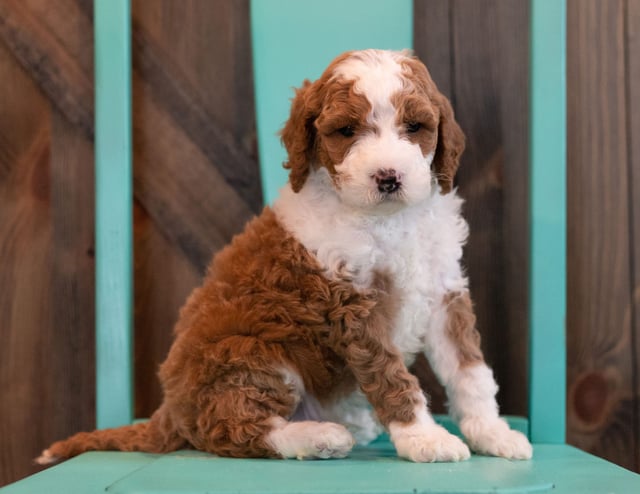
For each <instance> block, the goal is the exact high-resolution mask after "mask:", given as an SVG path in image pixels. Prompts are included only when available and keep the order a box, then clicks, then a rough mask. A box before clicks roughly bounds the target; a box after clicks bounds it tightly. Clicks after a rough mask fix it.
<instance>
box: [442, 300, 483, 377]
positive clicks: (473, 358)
mask: <svg viewBox="0 0 640 494" xmlns="http://www.w3.org/2000/svg"><path fill="white" fill-rule="evenodd" d="M443 303H444V305H445V307H446V308H447V315H448V317H447V335H448V336H449V338H451V340H452V341H453V343H454V345H455V346H456V347H457V349H458V358H459V363H460V366H461V367H466V366H470V365H475V364H478V363H480V362H483V361H484V357H483V355H482V350H481V349H480V333H479V332H478V330H477V329H476V316H475V314H474V312H473V305H472V303H471V297H469V293H468V292H462V293H450V294H448V295H447V296H446V297H445V299H444V301H443Z"/></svg>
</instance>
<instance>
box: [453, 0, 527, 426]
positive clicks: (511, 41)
mask: <svg viewBox="0 0 640 494" xmlns="http://www.w3.org/2000/svg"><path fill="white" fill-rule="evenodd" d="M527 25H528V12H527V9H526V2H524V1H517V2H510V3H506V2H499V1H495V0H494V1H486V2H481V3H479V2H474V1H472V0H458V1H456V2H455V3H454V5H453V13H452V30H453V50H454V52H453V73H454V79H453V84H454V87H453V92H452V94H453V97H454V100H455V103H456V112H457V117H458V121H459V122H460V124H461V126H462V128H463V129H464V130H465V132H466V133H467V149H466V151H465V154H464V155H463V159H462V163H461V167H460V171H459V174H458V181H459V182H458V183H459V187H460V193H461V195H462V196H463V197H464V198H465V200H466V201H467V202H466V206H465V209H464V212H465V216H466V218H467V220H468V221H469V225H470V228H471V235H470V238H469V243H468V246H467V248H466V249H465V262H466V264H467V266H468V273H469V277H470V284H471V291H472V292H471V293H472V296H473V299H474V300H475V303H476V311H477V316H478V327H479V330H480V332H481V333H482V334H483V338H484V350H485V353H486V357H487V360H488V361H489V362H490V363H491V365H492V367H493V369H494V371H495V374H496V376H497V380H498V382H499V384H500V388H501V391H500V395H499V397H498V399H499V402H500V403H501V405H502V411H503V412H505V413H517V414H524V413H526V409H527V407H526V403H527V402H526V384H527V381H526V375H527V374H526V361H527V359H526V355H527V321H526V317H524V315H525V314H526V310H527V290H526V286H527V281H526V273H527V267H526V266H527V264H526V259H527V257H528V254H527V248H528V245H527V241H526V239H527V238H528V237H527V215H526V212H527V208H526V206H525V205H526V197H527V195H526V193H524V192H523V191H526V188H527V182H526V177H527V148H526V145H524V144H526V142H527V137H526V136H527V117H526V115H527V113H526V98H525V97H523V95H526V94H527V92H526V91H527V84H526V79H527V69H526V67H525V66H523V65H522V64H524V63H527V62H526V61H527V60H528V57H527V56H523V53H525V54H526V53H527V47H528V29H527V28H526V26H527ZM514 63H515V64H516V65H515V67H514V66H512V67H508V65H509V64H514ZM518 98H519V99H520V102H518ZM522 100H524V102H522ZM516 102H517V103H516ZM514 103H515V107H514V108H512V107H511V106H510V105H512V104H514ZM518 109H519V110H520V111H518ZM511 210H513V211H511ZM519 263H522V264H521V265H518V264H519Z"/></svg>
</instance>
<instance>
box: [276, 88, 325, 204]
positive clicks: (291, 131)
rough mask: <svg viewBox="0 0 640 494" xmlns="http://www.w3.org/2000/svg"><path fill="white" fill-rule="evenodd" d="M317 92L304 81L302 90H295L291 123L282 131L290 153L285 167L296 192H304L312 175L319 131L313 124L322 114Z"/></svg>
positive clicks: (281, 134)
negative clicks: (312, 163) (316, 136)
mask: <svg viewBox="0 0 640 494" xmlns="http://www.w3.org/2000/svg"><path fill="white" fill-rule="evenodd" d="M315 93H316V91H315V89H314V85H313V84H312V83H311V82H309V81H308V80H305V81H304V82H303V83H302V87H301V88H300V89H297V90H296V95H295V97H294V98H293V102H292V103H291V114H290V115H289V120H287V123H285V125H284V128H283V129H282V131H281V132H280V136H281V137H282V143H283V144H284V147H285V148H286V150H287V154H288V158H287V161H286V162H285V163H284V164H283V166H284V167H285V168H286V169H287V170H290V172H289V182H290V183H291V188H292V189H293V191H294V192H299V191H300V189H302V186H303V185H304V183H305V181H306V180H307V177H308V176H309V171H310V166H311V160H312V158H313V148H314V142H315V132H316V129H315V127H314V126H313V121H314V119H315V118H316V117H317V116H318V113H319V108H318V106H319V102H318V101H317V97H315V96H316V94H315Z"/></svg>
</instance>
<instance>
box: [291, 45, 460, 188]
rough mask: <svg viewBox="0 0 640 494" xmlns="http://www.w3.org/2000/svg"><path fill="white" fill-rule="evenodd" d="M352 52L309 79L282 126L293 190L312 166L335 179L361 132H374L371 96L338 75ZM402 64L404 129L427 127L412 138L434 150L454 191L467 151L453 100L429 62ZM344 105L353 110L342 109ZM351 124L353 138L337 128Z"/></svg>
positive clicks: (439, 173) (442, 177) (396, 98)
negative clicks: (434, 77) (416, 125)
mask: <svg viewBox="0 0 640 494" xmlns="http://www.w3.org/2000/svg"><path fill="white" fill-rule="evenodd" d="M349 56H351V53H350V52H348V53H345V54H343V55H341V56H340V57H338V58H337V59H336V60H334V61H333V62H332V63H331V65H329V67H328V68H327V69H326V70H325V71H324V73H323V74H322V76H321V77H320V78H319V79H318V80H317V81H315V82H313V83H311V82H309V81H305V82H304V83H303V86H302V87H301V88H300V89H298V90H297V91H296V95H295V97H294V99H293V103H292V105H291V114H290V117H289V120H288V121H287V123H286V124H285V127H284V129H283V130H282V142H283V143H284V145H285V147H286V149H287V153H288V156H289V159H288V161H287V162H286V163H285V164H284V167H285V168H287V169H289V170H290V173H289V181H290V182H291V187H292V189H293V190H294V192H298V191H299V190H300V189H301V188H302V186H303V185H304V182H305V181H306V179H307V176H308V175H309V171H310V169H309V167H310V166H311V164H320V165H322V166H325V167H326V168H327V169H328V170H329V172H330V174H331V175H332V176H333V177H334V179H335V175H336V174H335V164H337V163H340V162H341V161H342V160H343V158H344V156H345V155H346V153H347V152H348V150H349V147H350V146H351V144H353V142H354V141H355V140H356V139H357V137H358V134H359V133H361V132H365V131H367V130H369V129H368V127H367V124H366V115H367V113H368V112H369V110H370V108H371V107H370V104H369V102H368V101H367V99H366V97H365V96H364V95H360V94H357V93H355V92H354V91H353V81H344V80H339V79H336V78H334V71H335V69H336V67H337V66H338V65H339V64H340V63H341V62H342V61H344V60H345V59H347V58H348V57H349ZM402 65H403V76H404V77H405V78H406V79H407V80H408V81H409V82H410V84H409V88H408V90H406V91H401V92H400V93H398V94H396V95H393V96H392V98H393V103H394V106H396V107H397V108H398V117H397V122H398V125H399V126H401V127H402V126H404V125H406V124H407V123H409V122H416V123H421V124H422V125H423V128H422V129H421V130H420V131H419V132H417V133H415V134H407V137H408V138H409V139H410V140H411V141H412V142H417V143H418V144H419V145H420V147H421V149H422V152H423V154H425V155H427V154H428V153H430V152H432V151H433V150H434V148H435V156H434V159H433V164H432V167H433V170H434V173H435V175H436V178H437V180H438V183H439V184H440V187H441V189H442V192H443V193H447V192H450V191H451V189H452V188H453V179H454V176H455V173H456V171H457V169H458V164H459V161H460V156H461V155H462V152H463V151H464V146H465V144H464V143H465V138H464V134H463V132H462V130H461V129H460V126H459V125H458V124H457V122H456V120H455V118H454V115H453V109H452V108H451V104H450V103H449V100H447V98H446V97H445V96H444V95H443V94H442V93H440V92H439V91H438V88H437V87H436V85H435V83H434V82H433V80H432V79H431V76H430V75H429V72H428V71H427V68H426V67H425V66H424V64H422V62H420V61H419V60H418V59H417V58H411V57H407V58H406V59H405V60H404V61H403V62H402ZM336 103H344V104H336ZM338 108H339V110H337V109H338ZM345 108H348V109H349V114H346V115H345V114H344V113H343V112H344V109H345ZM352 124H355V125H354V126H355V127H356V128H357V129H358V132H357V133H356V135H354V136H353V137H351V138H345V137H343V136H341V135H340V134H339V133H336V132H335V131H336V130H337V129H339V128H341V127H344V126H347V125H352ZM337 185H339V184H337Z"/></svg>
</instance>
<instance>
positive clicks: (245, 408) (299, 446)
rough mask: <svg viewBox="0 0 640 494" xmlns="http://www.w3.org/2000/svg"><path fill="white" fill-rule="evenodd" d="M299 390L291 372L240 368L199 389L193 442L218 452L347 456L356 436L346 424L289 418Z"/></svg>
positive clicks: (310, 456)
mask: <svg viewBox="0 0 640 494" xmlns="http://www.w3.org/2000/svg"><path fill="white" fill-rule="evenodd" d="M299 382H300V384H301V381H299ZM301 392H303V391H302V390H301V389H300V388H299V386H297V385H296V383H295V382H292V379H291V372H289V371H286V372H282V371H279V370H274V369H269V370H267V369H262V370H256V369H255V368H253V369H246V368H236V369H235V370H233V371H232V372H228V373H227V374H226V376H225V377H224V378H222V379H218V380H216V381H215V382H214V383H213V384H211V385H210V386H208V387H207V388H206V389H204V390H200V392H199V394H198V401H199V405H200V406H199V408H200V412H199V414H198V417H197V420H196V423H195V424H194V427H193V430H194V433H193V434H192V437H190V438H189V440H190V441H191V443H192V444H193V445H194V446H195V447H196V448H197V449H201V450H204V451H208V452H211V453H214V454H217V455H220V456H232V457H250V458H256V457H268V458H298V459H305V458H341V457H344V456H346V455H347V453H348V452H349V451H350V450H351V448H352V447H353V444H354V440H353V437H352V436H351V434H350V433H349V432H348V431H347V430H346V429H345V428H344V427H343V426H341V425H338V424H333V423H329V422H315V421H305V422H289V421H288V418H289V417H291V416H292V415H293V412H294V411H295V409H296V407H297V405H298V404H299V402H300V398H301V394H300V393H301Z"/></svg>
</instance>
